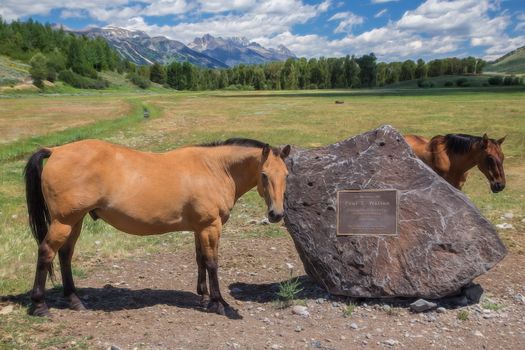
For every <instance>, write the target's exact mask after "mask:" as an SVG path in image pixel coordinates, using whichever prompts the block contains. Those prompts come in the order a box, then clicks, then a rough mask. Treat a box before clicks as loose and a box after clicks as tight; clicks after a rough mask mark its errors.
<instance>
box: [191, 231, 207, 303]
mask: <svg viewBox="0 0 525 350" xmlns="http://www.w3.org/2000/svg"><path fill="white" fill-rule="evenodd" d="M195 256H196V259H197V267H198V276H197V294H199V295H200V296H201V304H202V306H207V305H208V302H209V301H210V294H209V293H208V286H207V285H206V261H205V260H204V255H203V254H202V251H201V243H200V240H199V235H198V234H195Z"/></svg>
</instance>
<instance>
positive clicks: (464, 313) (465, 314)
mask: <svg viewBox="0 0 525 350" xmlns="http://www.w3.org/2000/svg"><path fill="white" fill-rule="evenodd" d="M468 318H469V312H468V310H460V311H459V312H458V320H460V321H466V320H468Z"/></svg>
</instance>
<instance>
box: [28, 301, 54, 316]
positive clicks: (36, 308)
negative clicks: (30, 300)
mask: <svg viewBox="0 0 525 350" xmlns="http://www.w3.org/2000/svg"><path fill="white" fill-rule="evenodd" d="M29 314H30V315H33V316H37V317H47V318H51V313H50V312H49V308H48V307H47V305H46V303H39V304H33V306H32V307H31V309H30V310H29Z"/></svg>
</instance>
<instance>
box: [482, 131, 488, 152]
mask: <svg viewBox="0 0 525 350" xmlns="http://www.w3.org/2000/svg"><path fill="white" fill-rule="evenodd" d="M481 144H482V145H483V148H487V147H488V146H489V137H488V136H487V133H485V134H483V137H482V138H481Z"/></svg>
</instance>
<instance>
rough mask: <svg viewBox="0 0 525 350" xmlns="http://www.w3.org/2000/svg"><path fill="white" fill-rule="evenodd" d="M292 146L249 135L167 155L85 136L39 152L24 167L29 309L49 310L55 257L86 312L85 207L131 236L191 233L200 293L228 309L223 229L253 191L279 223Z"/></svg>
mask: <svg viewBox="0 0 525 350" xmlns="http://www.w3.org/2000/svg"><path fill="white" fill-rule="evenodd" d="M289 152H290V146H286V147H284V148H283V149H282V150H281V149H277V148H272V147H270V146H269V145H267V144H264V143H261V142H259V141H255V140H249V139H229V140H227V141H224V142H220V143H213V144H208V145H201V146H192V147H184V148H180V149H177V150H174V151H170V152H166V153H146V152H139V151H136V150H132V149H129V148H126V147H122V146H118V145H114V144H110V143H107V142H103V141H97V140H85V141H79V142H75V143H71V144H67V145H63V146H59V147H53V148H45V149H42V150H40V151H38V152H36V153H35V154H34V155H33V156H32V157H31V158H30V159H29V161H28V163H27V166H26V169H25V177H26V196H27V204H28V212H29V221H30V226H31V229H32V231H33V234H34V236H35V238H36V239H37V241H38V243H39V249H38V262H37V271H36V276H35V284H34V287H33V290H32V293H31V298H32V300H33V303H34V307H33V313H34V314H35V315H48V314H49V311H48V308H47V306H46V304H45V301H44V290H45V282H46V278H47V271H51V270H50V267H51V265H52V261H53V259H54V257H55V255H56V254H57V253H58V255H59V258H60V265H61V271H62V279H63V284H64V294H65V296H66V297H67V298H69V300H70V305H71V307H72V308H74V309H77V310H81V309H84V306H83V305H82V302H81V301H80V299H79V298H78V297H77V295H76V292H75V286H74V283H73V277H72V274H71V257H72V255H73V250H74V246H75V243H76V240H77V238H78V236H79V234H80V229H81V227H82V220H83V219H84V217H85V216H86V214H88V213H89V214H90V215H91V216H92V217H93V218H95V219H97V218H101V219H102V220H104V221H106V222H107V223H109V224H110V225H112V226H114V227H116V228H117V229H119V230H121V231H124V232H127V233H130V234H135V235H152V234H161V233H166V232H172V231H181V230H190V231H193V232H195V247H196V259H197V266H198V278H197V293H198V294H200V295H201V296H202V299H203V302H209V303H208V310H210V311H212V312H217V313H220V314H224V308H225V306H227V304H226V302H225V301H224V299H223V298H222V296H221V293H220V289H219V280H218V276H217V267H218V247H219V238H220V234H221V230H222V225H224V224H225V223H226V221H227V220H228V218H229V215H230V211H231V210H232V208H233V206H234V204H235V202H236V201H237V199H238V198H239V197H241V196H242V195H243V194H244V193H246V192H247V191H249V190H250V189H252V188H254V187H257V190H258V192H259V194H260V195H261V196H262V197H264V199H265V201H266V204H267V206H268V219H269V220H270V221H271V222H278V221H279V220H281V219H282V217H283V215H284V209H283V201H284V192H285V190H286V176H287V174H288V172H287V169H286V165H285V163H284V158H286V157H287V156H288V154H289ZM44 158H49V159H48V161H47V162H46V164H45V166H43V165H42V162H43V159H44ZM207 274H208V276H209V291H208V285H207V283H206V275H207Z"/></svg>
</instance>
